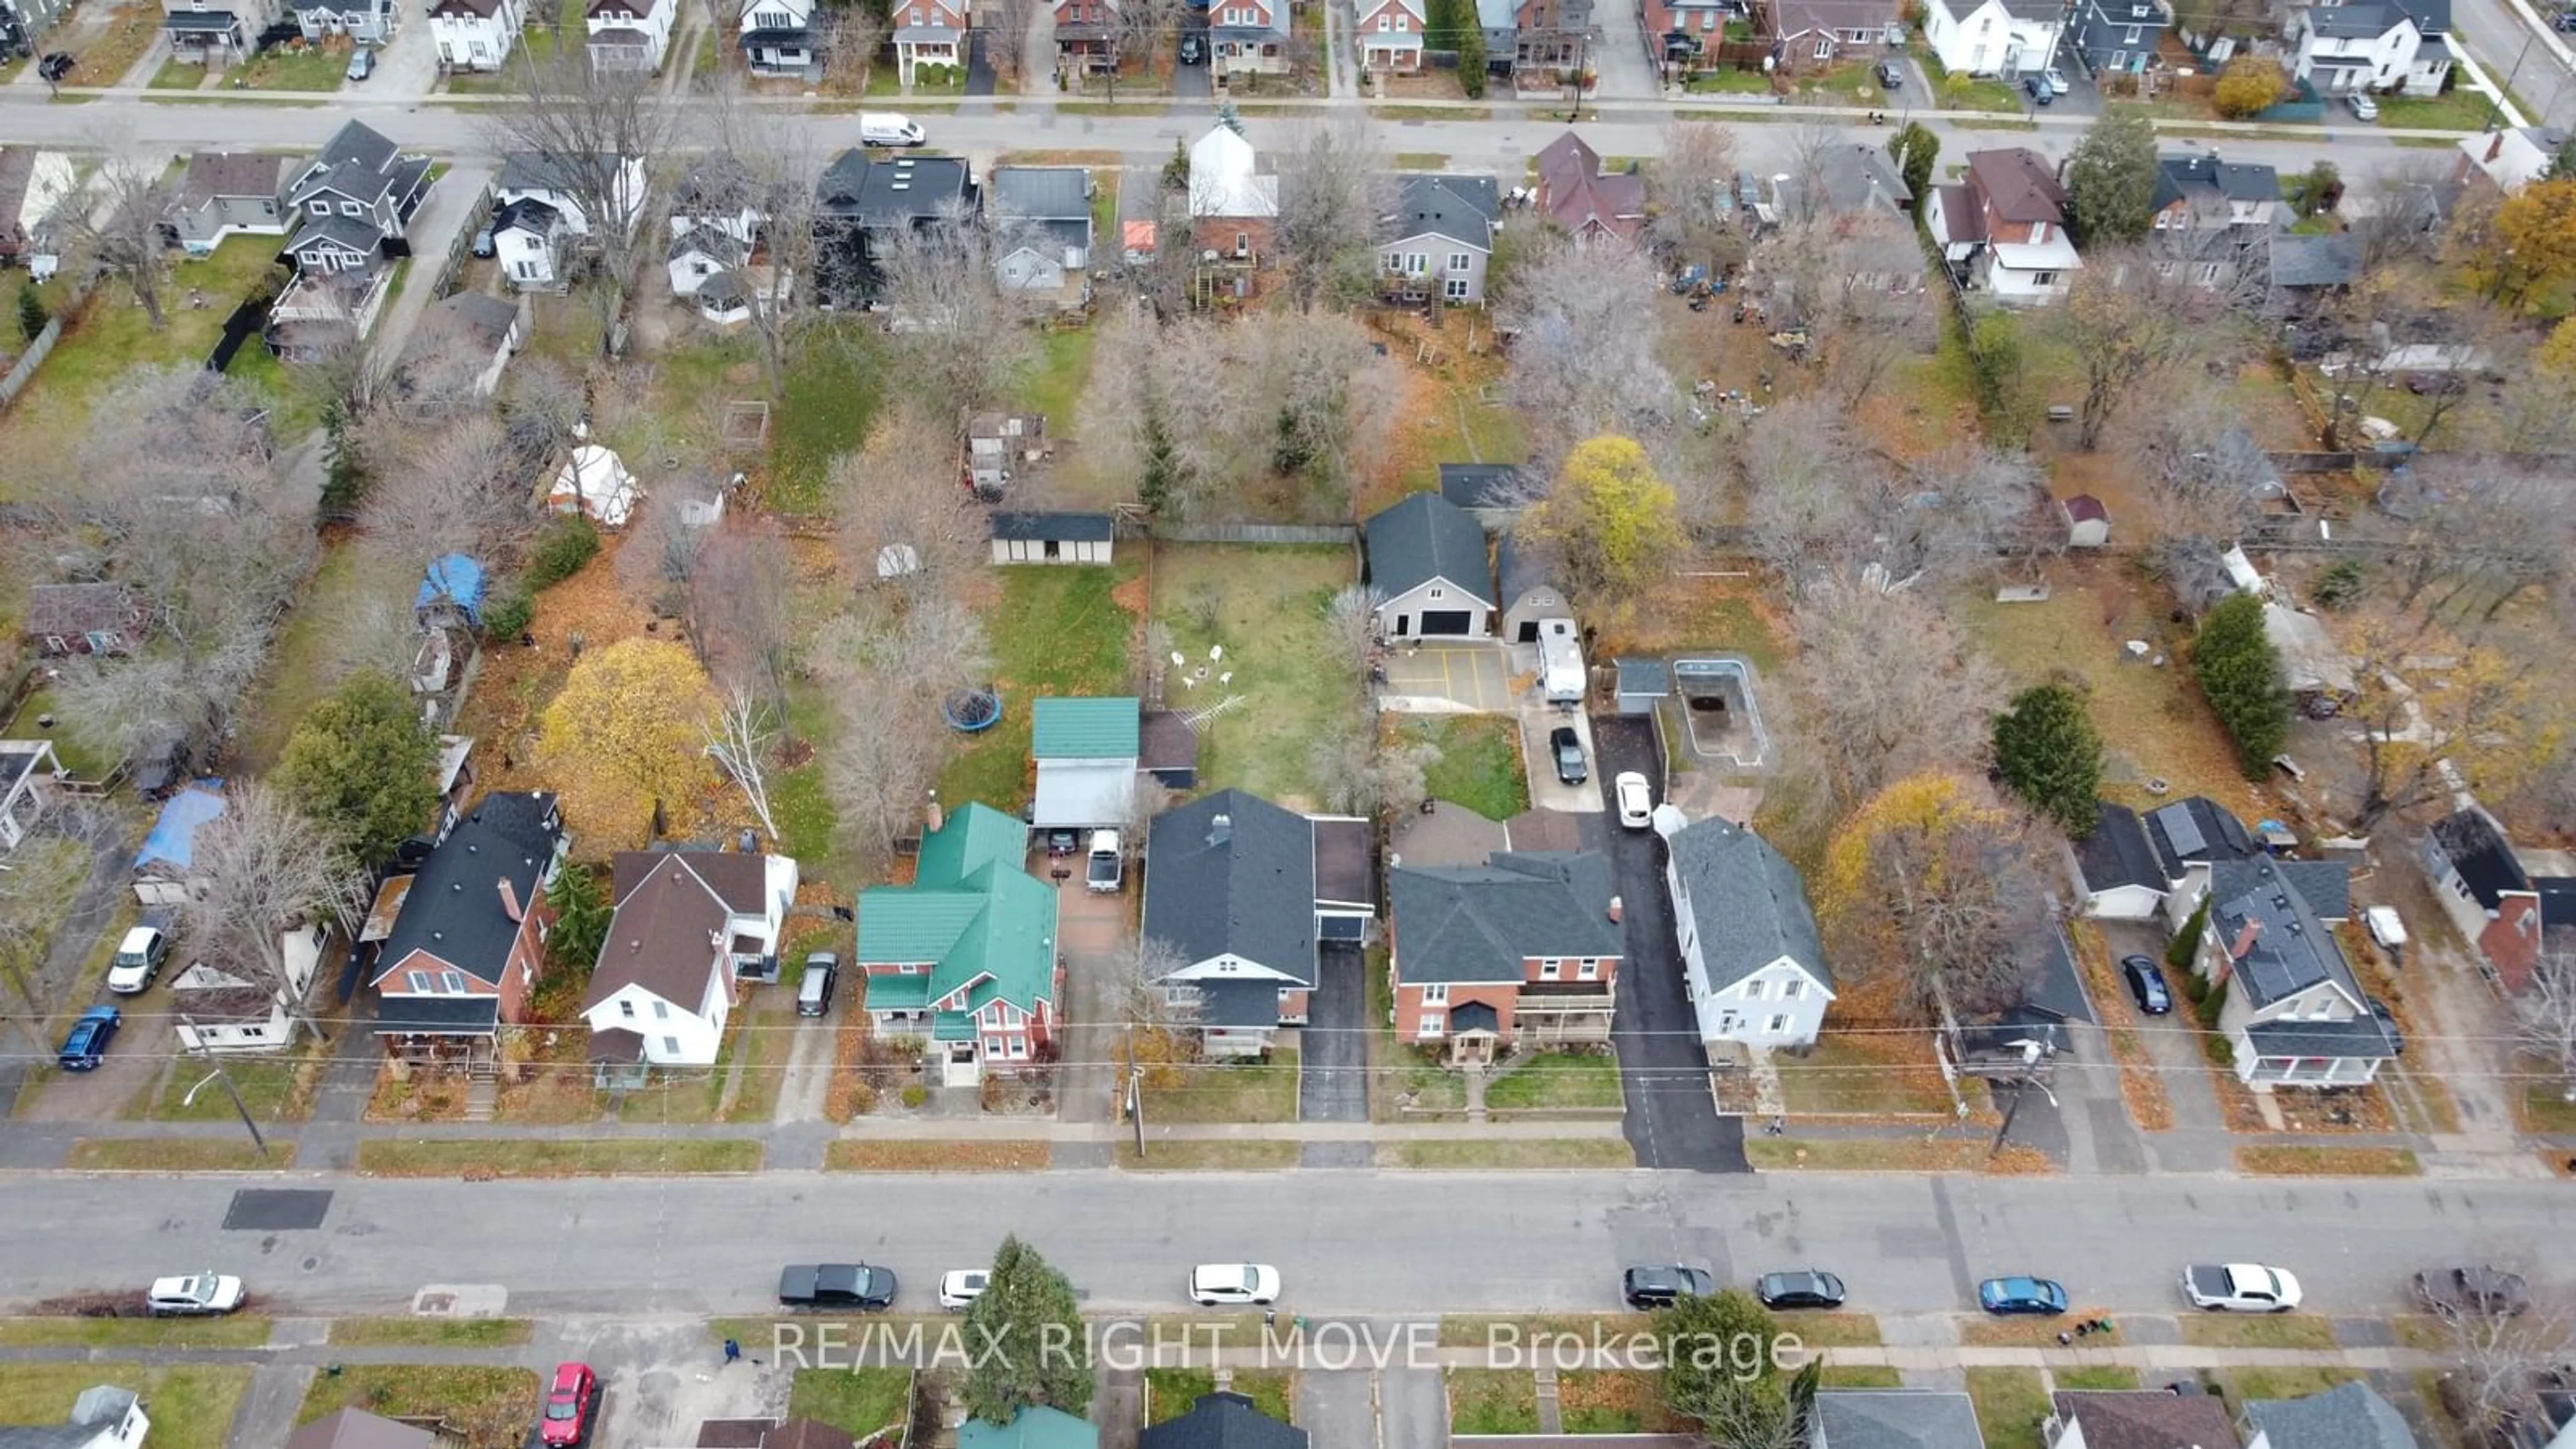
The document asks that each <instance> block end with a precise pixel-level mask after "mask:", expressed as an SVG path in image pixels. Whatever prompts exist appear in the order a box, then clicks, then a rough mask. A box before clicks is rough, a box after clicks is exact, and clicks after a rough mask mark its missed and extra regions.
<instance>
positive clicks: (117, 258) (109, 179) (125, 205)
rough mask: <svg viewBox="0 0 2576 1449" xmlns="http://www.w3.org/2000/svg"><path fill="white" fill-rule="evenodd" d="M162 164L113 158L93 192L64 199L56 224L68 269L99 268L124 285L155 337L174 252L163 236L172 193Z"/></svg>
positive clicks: (113, 154)
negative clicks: (164, 175) (164, 180)
mask: <svg viewBox="0 0 2576 1449" xmlns="http://www.w3.org/2000/svg"><path fill="white" fill-rule="evenodd" d="M164 159H165V158H161V157H149V158H139V159H138V158H136V157H132V156H128V155H124V154H121V153H116V152H111V153H110V154H109V155H108V157H107V159H106V160H104V161H101V162H100V163H99V168H98V173H97V175H96V176H95V177H94V178H93V179H92V181H91V184H90V188H89V190H88V191H87V192H86V193H80V192H75V193H74V194H73V195H72V196H70V197H68V198H66V199H65V201H64V202H63V204H62V207H61V209H60V210H59V211H58V212H57V214H56V215H55V216H54V218H53V220H52V225H53V226H54V227H55V228H57V230H58V231H59V233H60V235H59V236H58V237H57V239H56V244H57V245H58V246H60V247H61V249H62V256H63V261H64V265H65V266H67V267H69V268H71V269H72V270H73V271H75V272H80V271H86V270H89V269H92V268H95V269H96V270H97V271H98V272H99V273H101V274H102V275H105V276H108V277H113V278H115V279H116V280H117V281H118V282H120V283H122V284H123V285H124V287H125V289H126V290H127V291H128V292H129V293H131V294H132V295H133V297H134V304H135V305H136V306H138V307H141V308H142V309H143V316H144V318H145V320H146V321H148V322H149V323H150V324H151V327H152V330H153V331H155V332H158V331H160V330H161V328H162V326H163V325H164V324H165V322H166V321H167V320H168V319H167V318H166V317H165V316H164V315H163V312H164V309H163V293H164V292H165V291H167V290H168V288H169V285H170V259H171V249H170V245H169V243H168V242H166V241H164V240H163V239H162V236H161V220H162V217H163V216H164V215H166V214H167V213H168V211H169V209H170V195H169V188H167V187H165V186H164V185H162V182H161V174H162V164H163V160H164Z"/></svg>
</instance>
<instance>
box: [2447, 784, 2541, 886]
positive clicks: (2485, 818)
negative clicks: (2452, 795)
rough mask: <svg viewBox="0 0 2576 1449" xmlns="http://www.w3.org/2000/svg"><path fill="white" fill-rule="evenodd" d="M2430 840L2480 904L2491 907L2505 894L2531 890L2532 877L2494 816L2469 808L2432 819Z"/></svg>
mask: <svg viewBox="0 0 2576 1449" xmlns="http://www.w3.org/2000/svg"><path fill="white" fill-rule="evenodd" d="M2433 841H2434V843H2435V844H2437V845H2439V846H2441V848H2442V854H2444V855H2445V856H2447V857H2449V858H2450V862H2451V869H2453V870H2455V871H2458V872H2459V873H2460V879H2461V880H2462V881H2464V882H2466V883H2467V884H2468V887H2469V894H2470V895H2472V896H2475V897H2476V898H2477V902H2478V904H2479V905H2480V906H2482V907H2484V908H2486V909H2487V910H2490V911H2492V910H2494V909H2495V908H2496V902H2498V901H2500V900H2502V899H2504V897H2505V896H2506V894H2507V893H2516V894H2518V893H2521V892H2526V891H2529V890H2530V889H2531V876H2530V875H2529V874H2528V873H2527V872H2525V871H2524V870H2523V868H2522V861H2521V860H2520V859H2519V858H2518V857H2516V856H2515V855H2514V853H2513V846H2512V844H2511V843H2510V842H2508V841H2507V840H2506V839H2505V838H2504V831H2503V829H2502V828H2501V827H2499V826H2498V825H2497V824H2496V822H2495V817H2494V816H2492V815H2489V814H2487V812H2485V811H2484V810H2480V809H2477V808H2475V807H2471V808H2470V809H2467V810H2461V811H2458V812H2456V813H2453V814H2450V815H2445V816H2443V817H2442V818H2441V819H2439V820H2436V821H2434V822H2433Z"/></svg>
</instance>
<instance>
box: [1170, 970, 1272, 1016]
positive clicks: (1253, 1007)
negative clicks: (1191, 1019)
mask: <svg viewBox="0 0 2576 1449" xmlns="http://www.w3.org/2000/svg"><path fill="white" fill-rule="evenodd" d="M1188 984H1189V985H1190V986H1192V987H1193V988H1195V989H1196V991H1197V993H1198V1013H1197V1021H1198V1024H1199V1025H1201V1026H1238V1027H1239V1026H1277V1025H1278V1024H1279V983H1278V982H1276V981H1268V980H1236V981H1224V980H1218V981H1193V982H1190V983H1188Z"/></svg>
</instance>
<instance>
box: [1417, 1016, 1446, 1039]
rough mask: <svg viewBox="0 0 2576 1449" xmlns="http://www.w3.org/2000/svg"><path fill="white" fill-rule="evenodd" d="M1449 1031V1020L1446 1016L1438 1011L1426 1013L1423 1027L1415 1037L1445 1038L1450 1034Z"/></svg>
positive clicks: (1423, 1017)
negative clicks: (1444, 1036)
mask: <svg viewBox="0 0 2576 1449" xmlns="http://www.w3.org/2000/svg"><path fill="white" fill-rule="evenodd" d="M1448 1030H1449V1018H1448V1017H1447V1016H1446V1015H1445V1014H1443V1013H1441V1012H1437V1011H1426V1012H1424V1013H1422V1026H1421V1028H1420V1029H1419V1030H1417V1031H1416V1032H1415V1033H1414V1035H1416V1036H1443V1035H1446V1034H1447V1033H1448Z"/></svg>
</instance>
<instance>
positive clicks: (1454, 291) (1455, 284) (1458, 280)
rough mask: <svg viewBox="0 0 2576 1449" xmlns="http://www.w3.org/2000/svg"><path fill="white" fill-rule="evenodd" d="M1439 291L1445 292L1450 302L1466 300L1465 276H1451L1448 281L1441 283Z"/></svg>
mask: <svg viewBox="0 0 2576 1449" xmlns="http://www.w3.org/2000/svg"><path fill="white" fill-rule="evenodd" d="M1441 291H1442V292H1443V293H1445V294H1447V296H1448V298H1449V300H1450V301H1452V302H1464V301H1466V300H1467V279H1466V278H1465V277H1451V278H1450V279H1449V280H1448V281H1446V282H1444V283H1442V284H1441Z"/></svg>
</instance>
